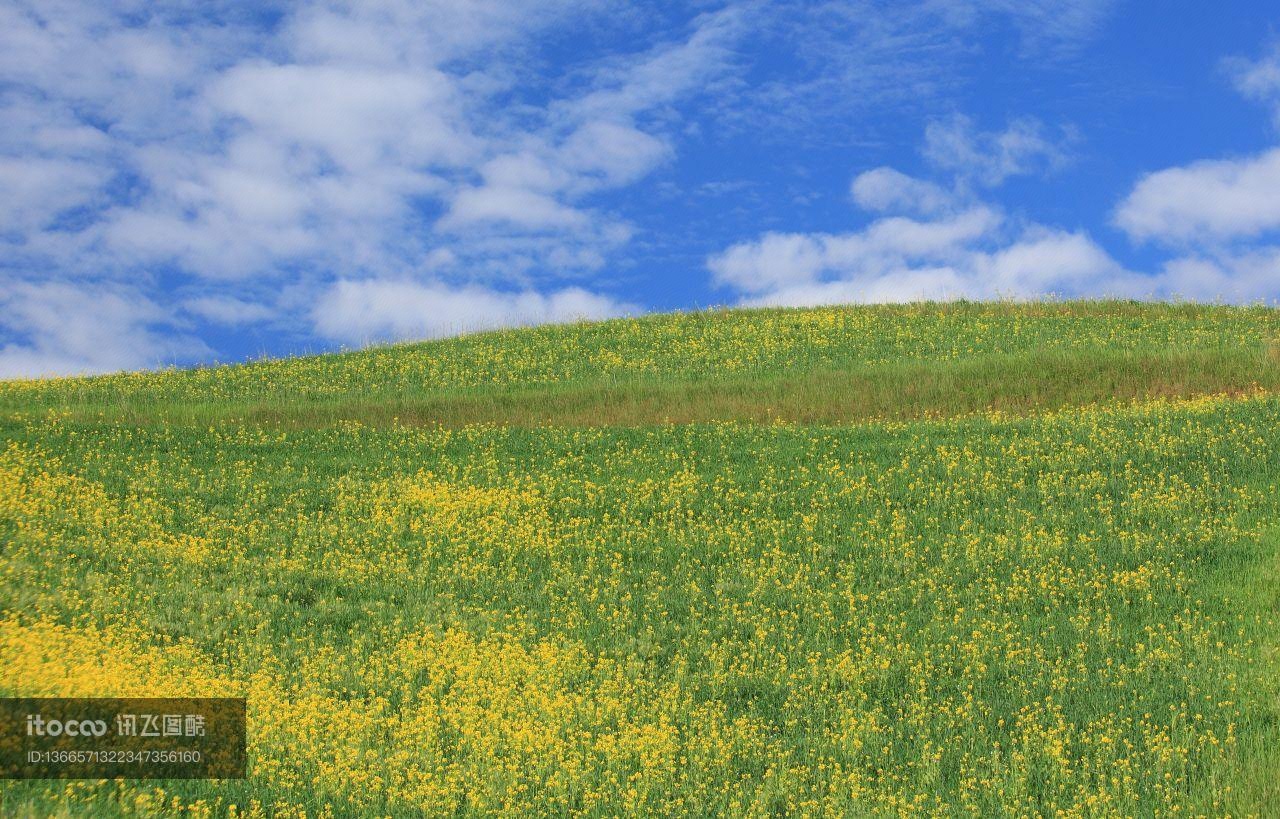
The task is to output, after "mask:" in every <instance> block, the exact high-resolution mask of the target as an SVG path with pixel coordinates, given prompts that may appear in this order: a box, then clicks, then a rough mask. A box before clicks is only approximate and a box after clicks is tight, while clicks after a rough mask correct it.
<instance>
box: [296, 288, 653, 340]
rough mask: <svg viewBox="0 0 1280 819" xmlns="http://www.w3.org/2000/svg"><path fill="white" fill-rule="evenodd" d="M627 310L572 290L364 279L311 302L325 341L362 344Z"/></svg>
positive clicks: (331, 289)
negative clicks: (507, 289)
mask: <svg viewBox="0 0 1280 819" xmlns="http://www.w3.org/2000/svg"><path fill="white" fill-rule="evenodd" d="M633 310H634V307H632V306H630V305H626V304H621V303H619V302H617V301H614V300H613V299H610V298H608V297H607V296H601V295H599V294H596V293H591V292H588V291H586V290H583V289H581V288H576V287H571V288H565V289H562V290H557V291H554V292H551V293H546V294H543V293H538V292H535V291H532V290H524V291H516V292H503V291H496V290H491V289H486V288H482V287H475V286H465V287H450V286H447V285H444V284H440V283H421V282H415V281H394V280H378V279H366V280H360V281H347V280H344V281H339V282H337V283H335V284H334V285H333V286H332V287H331V288H330V289H329V290H328V292H327V293H325V295H324V296H323V297H322V298H321V299H320V300H319V302H317V304H316V306H315V310H314V318H315V322H316V326H317V328H318V329H319V330H320V332H321V333H323V334H324V335H325V336H327V337H329V338H334V339H339V340H344V341H351V342H358V343H366V342H369V341H374V340H398V339H409V338H432V337H439V336H447V335H455V334H458V333H464V332H471V331H475V330H485V329H492V328H496V327H513V326H521V325H530V324H543V323H548V322H565V321H576V320H580V319H601V318H608V317H611V316H617V315H622V314H624V313H627V312H632V311H633Z"/></svg>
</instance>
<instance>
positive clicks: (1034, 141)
mask: <svg viewBox="0 0 1280 819" xmlns="http://www.w3.org/2000/svg"><path fill="white" fill-rule="evenodd" d="M1069 141H1070V140H1069V137H1064V138H1063V139H1060V140H1053V139H1050V138H1049V137H1048V136H1046V135H1045V129H1044V126H1043V125H1042V124H1041V123H1040V122H1039V121H1038V120H1035V119H1031V118H1022V119H1015V120H1014V121H1013V122H1011V123H1010V124H1009V126H1008V127H1007V128H1006V129H1005V130H1003V131H979V130H978V129H977V128H976V127H975V126H974V123H973V120H972V119H971V118H969V117H967V116H964V115H956V116H954V117H952V118H951V119H949V120H945V121H937V122H931V123H929V125H928V126H927V127H926V128H925V134H924V149H923V152H924V157H925V159H927V160H928V161H929V162H930V163H931V164H933V165H934V166H935V167H937V168H940V169H942V170H944V171H949V172H951V173H953V174H955V175H956V177H957V178H958V179H960V180H961V181H973V182H976V183H977V184H980V185H986V186H995V185H999V184H1000V183H1002V182H1004V181H1005V180H1006V179H1008V178H1009V177H1011V176H1020V175H1024V174H1031V173H1042V172H1045V171H1051V170H1054V169H1057V168H1059V167H1061V166H1062V165H1063V164H1064V163H1065V162H1066V161H1067V156H1068V155H1067V151H1066V148H1065V147H1064V145H1065V143H1066V142H1069Z"/></svg>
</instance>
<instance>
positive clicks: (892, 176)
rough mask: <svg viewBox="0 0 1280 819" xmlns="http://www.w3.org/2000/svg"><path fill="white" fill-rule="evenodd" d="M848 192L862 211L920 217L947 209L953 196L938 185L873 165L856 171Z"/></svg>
mask: <svg viewBox="0 0 1280 819" xmlns="http://www.w3.org/2000/svg"><path fill="white" fill-rule="evenodd" d="M849 192H850V193H851V194H852V196H853V200H854V201H855V202H857V203H858V206H859V207H861V208H862V209H863V210H870V211H898V212H906V213H912V214H918V215H924V216H927V215H929V214H933V213H937V212H939V211H942V210H946V209H947V208H950V207H951V206H952V204H953V203H954V199H955V197H954V195H953V194H951V193H950V192H948V191H946V190H944V189H943V188H941V187H940V186H938V185H935V184H934V183H932V182H926V181H924V180H922V179H916V178H915V177H911V176H907V175H906V174H904V173H902V172H901V171H896V170H894V169H893V168H875V169H873V170H870V171H866V172H865V173H861V174H858V175H857V176H856V177H854V179H853V183H852V184H851V185H850V186H849Z"/></svg>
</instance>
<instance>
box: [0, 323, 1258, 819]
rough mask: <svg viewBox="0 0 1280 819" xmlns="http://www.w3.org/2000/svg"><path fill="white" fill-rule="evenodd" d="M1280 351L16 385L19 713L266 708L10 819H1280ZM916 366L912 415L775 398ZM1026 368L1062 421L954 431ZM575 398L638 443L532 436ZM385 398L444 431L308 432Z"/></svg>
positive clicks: (497, 357)
mask: <svg viewBox="0 0 1280 819" xmlns="http://www.w3.org/2000/svg"><path fill="white" fill-rule="evenodd" d="M1278 335H1280V317H1278V316H1277V313H1276V311H1273V310H1269V309H1264V308H1225V307H1192V306H1170V305H1136V304H1128V303H1123V304H1120V303H1094V304H1082V303H1062V304H1043V305H1041V304H1032V305H963V304H961V305H911V306H904V307H875V308H826V309H819V310H798V311H796V310H793V311H760V312H729V313H719V314H698V315H686V316H667V317H653V318H644V319H634V320H625V321H615V322H605V323H601V324H587V325H576V326H570V327H557V328H537V329H532V330H519V331H509V332H503V333H493V334H484V335H479V336H473V337H466V338H460V339H451V340H447V341H441V342H433V343H429V344H424V345H411V346H403V347H388V348H381V349H376V350H370V351H364V352H359V353H352V354H347V355H341V356H326V357H320V358H300V359H291V360H284V361H279V362H262V363H255V364H251V365H245V366H239V367H232V368H209V369H203V370H194V371H173V372H157V373H149V374H132V375H117V376H106V377H100V378H90V379H63V380H50V381H39V382H8V383H4V384H0V424H2V426H0V429H2V434H0V695H4V696H72V695H78V696H90V695H92V696H245V697H247V699H248V707H249V734H248V745H249V755H250V759H249V775H248V777H247V778H245V779H243V780H214V781H200V780H163V781H152V782H141V781H65V782H60V781H29V782H15V781H10V782H3V783H0V814H4V815H6V816H8V815H13V816H49V815H55V816H61V815H68V816H80V815H90V816H115V815H157V814H159V815H178V816H188V815H191V816H281V817H303V816H307V817H323V816H335V817H336V816H384V815H385V816H416V815H424V814H425V815H503V816H513V817H514V816H531V815H532V816H536V815H555V816H560V815H574V816H578V815H584V816H620V815H658V816H682V815H694V816H706V815H731V816H777V815H798V816H819V815H822V816H828V815H829V816H864V815H887V816H904V817H914V816H956V815H980V816H999V815H1016V816H1169V815H1207V816H1224V815H1240V816H1244V815H1256V816H1268V815H1277V812H1278V811H1280V789H1278V787H1280V786H1277V784H1276V783H1277V782H1280V631H1278V630H1277V628H1278V626H1280V607H1278V600H1280V537H1278V535H1280V515H1278V513H1280V493H1278V492H1277V489H1278V487H1280V395H1277V394H1276V393H1275V392H1274V391H1273V386H1275V387H1280V379H1277V377H1276V368H1277V366H1278V362H1277V359H1278V356H1277V354H1276V348H1275V341H1274V339H1275V338H1276V337H1277V336H1278ZM1042 354H1051V355H1054V356H1059V358H1057V359H1055V360H1057V361H1059V362H1066V363H1067V364H1070V365H1071V366H1070V367H1068V368H1067V369H1066V370H1054V369H1053V368H1035V367H1031V366H1029V365H1028V362H1029V361H1034V360H1037V359H1034V356H1037V355H1042ZM1028 356H1032V357H1033V358H1027V357H1028ZM1197 356H1201V357H1197ZM1203 356H1209V357H1207V358H1206V357H1203ZM1134 361H1139V362H1169V361H1177V362H1187V361H1192V362H1198V363H1197V364H1195V366H1190V367H1189V368H1185V369H1179V370H1177V371H1176V373H1175V374H1176V375H1178V377H1179V378H1181V379H1182V380H1179V381H1176V382H1170V381H1168V380H1167V379H1166V380H1165V381H1161V382H1159V383H1157V379H1156V378H1155V376H1153V375H1152V373H1154V374H1155V375H1159V376H1161V377H1162V378H1164V377H1166V376H1168V375H1169V373H1170V372H1174V371H1172V370H1171V371H1165V370H1161V369H1160V368H1159V367H1158V366H1155V365H1152V366H1151V367H1147V368H1144V372H1146V374H1147V375H1148V376H1151V377H1149V378H1147V380H1134V372H1135V371H1134V369H1133V368H1132V367H1130V368H1129V369H1125V366H1126V365H1125V362H1129V363H1130V364H1132V363H1133V362H1134ZM903 362H908V363H909V364H910V366H918V367H922V368H924V369H922V370H919V371H918V372H920V373H921V374H922V375H921V377H927V378H930V379H933V381H934V383H936V384H937V385H939V387H938V390H937V391H936V392H933V393H928V394H927V396H926V397H928V400H929V401H931V402H932V403H931V404H930V405H929V406H928V407H926V408H925V409H926V410H927V412H925V411H922V412H920V413H918V415H913V414H911V413H891V412H867V413H865V417H857V418H854V417H848V418H844V419H843V420H841V419H840V418H839V417H829V416H821V415H820V416H819V417H820V418H822V419H823V420H822V422H820V423H818V422H814V421H813V418H812V417H811V416H810V415H806V414H805V408H806V407H809V408H811V404H813V403H814V402H819V401H821V400H822V398H823V394H824V392H825V389H824V390H817V391H815V390H809V391H807V392H806V391H804V390H800V392H797V393H795V395H802V397H803V401H801V400H800V399H795V400H793V401H792V402H791V403H788V400H787V397H786V396H787V395H791V393H787V394H782V393H779V392H777V391H776V390H775V391H770V389H772V388H770V389H765V390H762V391H761V395H763V396H765V397H764V398H761V399H759V401H758V402H757V404H752V402H751V400H750V395H751V393H750V390H749V389H748V388H749V385H750V384H751V383H752V381H751V379H752V378H755V379H758V380H759V381H760V383H770V384H776V383H777V382H776V379H777V378H779V377H785V378H786V379H788V380H787V381H786V382H785V383H787V384H791V385H793V386H794V385H803V384H804V383H805V379H806V377H808V376H809V375H812V376H813V377H814V378H819V377H821V378H824V379H828V380H829V381H832V383H834V382H835V381H838V380H839V378H838V374H839V373H840V372H842V371H845V370H850V371H853V370H856V371H857V373H858V377H859V378H863V379H866V380H867V383H868V384H870V385H871V386H869V387H867V389H874V387H875V380H876V378H879V377H881V375H878V374H887V375H883V377H884V378H891V377H894V374H895V373H896V374H898V375H900V374H901V372H902V371H901V370H899V369H894V368H895V367H901V366H904V365H903ZM1214 362H1217V363H1218V364H1220V365H1221V369H1215V367H1214V366H1211V365H1212V364H1214ZM1064 366H1065V364H1064ZM1180 366H1181V365H1180ZM877 368H881V369H877ZM1002 368H1004V369H1003V370H1002ZM1001 372H1005V376H1004V380H1008V379H1011V378H1012V379H1020V383H1021V387H1020V389H1022V390H1023V393H1025V394H1026V395H1034V397H1035V401H1034V402H1031V403H1027V404H1025V405H1016V404H1015V405H1011V406H1005V405H1000V404H998V403H997V404H995V405H992V406H985V407H983V406H972V405H970V404H965V403H955V399H953V398H949V397H948V396H955V395H961V394H964V392H965V384H964V378H965V377H966V374H969V375H972V374H973V373H985V374H986V376H988V377H991V380H992V382H993V383H995V382H997V381H999V380H1001V379H999V378H996V377H995V376H998V375H999V374H1000V373H1001ZM1063 372H1071V373H1078V374H1081V375H1079V377H1077V378H1072V379H1067V378H1064V377H1063V375H1062V374H1063ZM833 374H834V375H833ZM770 379H775V380H773V381H771V380H770ZM1088 379H1092V381H1091V382H1090V383H1094V384H1096V385H1098V386H1099V389H1101V388H1103V387H1108V385H1109V386H1110V387H1112V388H1115V391H1116V393H1117V396H1119V397H1118V398H1117V400H1095V398H1096V396H1095V395H1094V394H1093V393H1080V392H1079V391H1078V390H1079V384H1080V382H1081V381H1082V380H1088ZM1215 379H1217V380H1215ZM664 383H678V384H683V385H686V386H687V385H698V384H707V383H711V384H716V383H719V384H731V385H733V387H732V391H733V392H734V394H735V395H737V396H738V400H736V401H735V402H729V403H725V404H723V405H721V404H716V405H715V406H716V407H718V409H717V410H716V413H715V414H714V415H713V417H707V418H701V417H700V418H698V419H697V420H696V422H691V423H683V422H682V423H674V422H663V421H661V420H655V416H654V413H652V412H649V411H647V410H644V406H643V405H642V404H641V403H640V402H636V403H634V404H626V403H625V397H626V395H627V394H628V393H627V391H628V390H629V389H640V386H638V385H649V386H653V385H655V384H656V385H657V386H658V387H661V386H662V385H663V384H664ZM823 383H827V382H823ZM557 384H562V385H563V384H569V385H572V386H574V387H575V388H580V389H581V390H582V391H583V392H580V393H572V394H577V395H585V394H588V393H589V392H590V391H591V390H592V389H596V388H597V387H598V388H600V389H605V387H607V388H608V389H609V390H614V391H615V392H612V393H607V395H608V396H610V397H609V401H610V402H616V401H622V402H623V403H622V405H621V409H618V407H617V406H615V408H614V411H613V414H612V415H610V417H609V418H608V422H607V423H590V419H589V418H584V417H583V415H582V414H581V413H577V412H575V411H574V408H573V407H572V406H569V405H567V404H565V403H563V402H561V403H556V402H551V403H548V404H546V405H545V406H544V407H543V410H542V412H543V413H544V414H542V415H539V416H538V417H537V418H531V417H528V416H524V415H521V414H520V412H519V407H520V401H521V396H522V395H526V394H530V393H527V392H522V391H529V390H534V389H535V388H536V389H542V388H544V387H546V388H554V386H555V385H557ZM539 385H541V386H539ZM548 385H550V386H548ZM1121 387H1124V389H1121ZM682 389H683V387H682ZM797 389H799V387H797ZM895 389H900V388H895ZM433 391H434V392H433ZM392 394H394V395H395V396H396V398H397V400H399V401H401V402H402V403H401V404H399V405H398V408H399V409H402V410H404V411H405V412H406V415H408V414H409V412H408V411H409V410H412V409H413V402H414V401H415V400H420V401H422V402H425V406H427V407H428V408H443V409H439V410H438V411H439V412H440V413H441V417H442V418H443V419H446V420H449V422H448V423H445V422H443V421H438V422H433V421H432V418H431V417H430V412H434V411H437V410H436V409H430V411H428V410H423V409H422V408H421V407H419V412H418V414H417V415H414V416H413V417H412V418H411V419H408V418H406V416H405V415H395V416H389V415H388V414H386V413H375V412H371V413H370V414H369V416H368V417H365V418H360V417H352V416H353V415H354V413H353V412H351V411H350V410H352V409H353V408H358V407H360V406H364V405H365V404H363V403H360V402H356V403H352V404H348V405H345V406H346V410H345V411H344V412H342V413H338V414H336V415H334V416H325V415H323V414H316V413H314V412H312V411H311V410H310V409H309V406H308V402H326V401H332V400H334V397H335V396H337V397H338V398H341V397H342V396H348V397H352V396H354V397H357V398H360V397H362V396H365V397H366V398H365V400H367V396H368V395H375V396H376V395H392ZM680 395H682V396H685V397H686V398H687V397H688V395H689V393H680ZM922 395H924V394H923V393H922ZM1081 395H1085V396H1086V397H1087V398H1088V400H1085V401H1082V400H1077V399H1078V398H1079V397H1080V396H1081ZM744 396H745V397H744ZM562 397H563V395H562ZM792 397H793V398H794V397H795V396H794V395H793V396H792ZM450 401H458V402H471V403H470V404H467V406H468V407H472V408H473V409H469V410H467V412H473V411H474V412H478V411H479V410H476V409H474V407H480V408H488V409H492V408H493V407H495V406H496V407H499V408H505V409H503V410H502V411H503V412H506V413H507V415H501V414H500V415H499V416H498V418H499V420H496V421H495V420H492V419H490V420H487V421H483V422H473V421H471V420H468V418H469V416H466V414H465V413H462V414H460V415H456V416H455V415H449V413H448V412H447V411H446V410H447V409H448V406H449V402H450ZM184 402H186V403H198V402H206V406H207V408H208V409H209V411H208V413H207V414H192V413H187V414H183V413H182V412H181V411H179V408H180V407H181V405H182V404H183V403H184ZM220 402H221V403H220ZM237 402H238V403H237ZM255 402H258V403H261V402H271V403H272V406H273V407H274V408H275V411H274V412H273V413H272V414H270V415H262V416H259V417H254V416H253V414H252V413H248V412H246V408H247V407H251V406H253V405H254V403H255ZM761 402H763V403H761ZM885 406H888V405H885ZM218 407H222V408H224V409H227V414H226V417H225V418H222V419H219V418H218V417H217V415H216V413H214V410H215V409H217V408H218ZM628 408H630V409H628ZM642 410H644V411H642ZM766 410H767V411H766ZM1015 410H1016V411H1015ZM1023 410H1025V411H1023ZM557 411H561V412H563V413H564V415H563V416H562V417H561V416H557V415H556V412H557ZM628 411H633V413H634V414H633V415H632V416H628V415H627V412H628ZM291 416H292V417H291ZM486 417H488V416H486ZM503 419H505V420H503ZM454 420H456V421H457V423H453V421H454Z"/></svg>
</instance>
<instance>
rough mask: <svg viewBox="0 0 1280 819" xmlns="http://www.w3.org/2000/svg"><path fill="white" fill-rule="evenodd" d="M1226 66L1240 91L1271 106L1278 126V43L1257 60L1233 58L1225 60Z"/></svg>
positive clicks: (1279, 82) (1279, 99) (1279, 103)
mask: <svg viewBox="0 0 1280 819" xmlns="http://www.w3.org/2000/svg"><path fill="white" fill-rule="evenodd" d="M1226 67H1227V70H1228V71H1229V72H1230V73H1231V75H1232V78H1233V79H1234V80H1235V84H1236V88H1237V89H1238V90H1239V91H1240V93H1242V94H1244V95H1245V96H1246V97H1248V98H1249V99H1253V100H1257V101H1259V102H1262V103H1264V104H1266V105H1269V106H1271V107H1272V110H1273V113H1274V116H1275V121H1276V126H1277V127H1280V43H1276V44H1275V45H1273V46H1272V47H1271V52H1270V53H1269V54H1267V55H1266V56H1265V57H1263V58H1261V59H1259V60H1246V59H1241V58H1234V59H1230V60H1227V61H1226Z"/></svg>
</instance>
